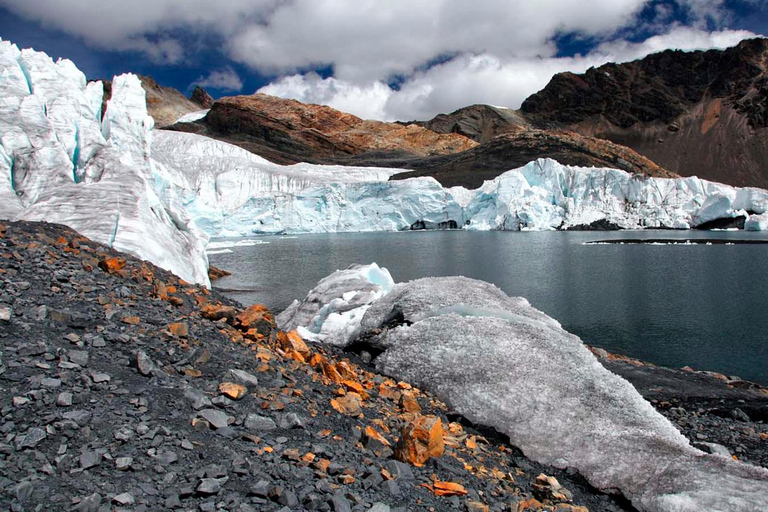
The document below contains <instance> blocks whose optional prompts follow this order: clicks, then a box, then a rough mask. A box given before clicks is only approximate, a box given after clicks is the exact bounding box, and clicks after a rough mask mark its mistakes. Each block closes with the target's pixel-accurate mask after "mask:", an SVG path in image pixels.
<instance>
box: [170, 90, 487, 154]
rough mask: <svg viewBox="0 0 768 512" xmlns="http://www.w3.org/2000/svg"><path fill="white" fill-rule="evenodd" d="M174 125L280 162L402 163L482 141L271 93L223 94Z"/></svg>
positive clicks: (470, 146)
mask: <svg viewBox="0 0 768 512" xmlns="http://www.w3.org/2000/svg"><path fill="white" fill-rule="evenodd" d="M172 129H175V130H180V131H191V132H194V133H198V134H200V135H205V136H208V137H212V138H215V139H218V140H222V141H225V142H229V143H232V144H235V145H237V146H240V147H242V148H244V149H247V150H248V151H251V152H252V153H255V154H257V155H260V156H262V157H264V158H267V159H268V160H271V161H272V162H275V163H280V164H293V163H297V162H308V163H314V164H344V165H357V166H383V167H399V166H402V163H403V162H407V161H410V160H412V159H415V158H420V157H426V156H431V155H443V154H450V153H457V152H460V151H464V150H466V149H469V148H472V147H474V146H476V145H477V144H476V143H475V142H473V141H472V140H470V139H468V138H466V137H463V136H461V135H452V134H448V135H442V134H438V133H435V132H433V131H431V130H427V129H425V128H422V127H420V126H416V125H409V126H403V125H399V124H396V123H383V122H380V121H368V120H363V119H360V118H359V117H356V116H353V115H351V114H347V113H344V112H340V111H338V110H335V109H333V108H330V107H326V106H321V105H310V104H306V103H300V102H298V101H295V100H285V99H281V98H276V97H274V96H267V95H265V94H254V95H252V96H235V97H230V98H223V99H221V100H219V101H216V102H214V104H213V106H212V107H211V111H210V112H209V113H208V115H207V116H205V118H203V119H201V120H199V121H197V122H195V123H178V124H176V125H174V126H173V127H172Z"/></svg>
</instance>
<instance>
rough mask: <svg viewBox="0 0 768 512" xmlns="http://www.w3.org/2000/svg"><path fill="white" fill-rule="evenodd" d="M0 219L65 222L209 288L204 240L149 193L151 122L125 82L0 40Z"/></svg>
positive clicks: (138, 94) (131, 80) (180, 212)
mask: <svg viewBox="0 0 768 512" xmlns="http://www.w3.org/2000/svg"><path fill="white" fill-rule="evenodd" d="M0 75H1V76H2V80H0V92H1V93H2V94H1V95H0V134H1V135H0V172H2V180H0V217H2V218H7V219H12V220H32V221H46V222H54V223H60V224H65V225H67V226H69V227H71V228H73V229H75V230H77V231H78V232H80V233H81V234H83V235H85V236H88V237H90V238H92V239H94V240H96V241H98V242H102V243H105V244H108V245H110V246H112V247H114V248H115V249H118V250H121V251H125V252H127V253H129V254H133V255H135V256H138V257H140V258H143V259H147V260H149V261H152V262H153V263H155V264H157V265H158V266H160V267H163V268H166V269H168V270H170V271H172V272H174V273H176V274H177V275H179V276H180V277H181V278H183V279H185V280H187V281H189V282H196V283H202V284H206V285H208V284H210V282H209V279H208V273H207V269H208V260H207V257H206V255H205V252H204V248H205V243H206V242H207V235H205V234H204V233H203V232H201V231H200V230H198V229H197V227H196V226H195V225H194V223H193V222H192V220H191V219H190V218H189V217H188V216H187V214H186V212H185V210H184V209H183V208H182V207H181V206H180V205H178V204H169V203H166V202H164V201H162V200H161V199H160V197H158V195H157V194H156V193H155V190H154V180H153V163H152V161H151V159H150V142H151V135H152V125H153V122H152V118H151V117H149V116H148V115H147V110H146V102H145V97H144V90H143V89H142V87H141V82H140V81H139V79H138V78H137V77H136V76H134V75H121V76H118V77H115V79H114V80H113V89H112V98H111V99H110V101H109V102H108V106H107V111H106V113H105V115H104V119H103V121H102V116H101V102H102V96H103V86H102V84H101V83H100V82H98V83H91V84H88V83H86V79H85V76H84V75H83V74H82V73H81V72H80V71H79V70H78V69H77V68H76V67H75V66H74V64H73V63H72V62H70V61H68V60H59V61H57V62H54V61H53V60H52V59H51V58H50V57H48V56H47V55H45V54H44V53H41V52H35V51H33V50H22V51H19V49H18V48H17V47H16V46H15V45H13V44H11V43H9V42H7V41H0Z"/></svg>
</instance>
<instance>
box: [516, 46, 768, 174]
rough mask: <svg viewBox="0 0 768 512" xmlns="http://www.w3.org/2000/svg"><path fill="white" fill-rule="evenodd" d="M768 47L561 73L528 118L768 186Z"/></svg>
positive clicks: (528, 106) (673, 166)
mask: <svg viewBox="0 0 768 512" xmlns="http://www.w3.org/2000/svg"><path fill="white" fill-rule="evenodd" d="M767 97H768V39H763V38H758V39H751V40H745V41H742V42H741V43H739V44H738V45H737V46H734V47H732V48H728V49H725V50H709V51H696V52H683V51H673V50H667V51H664V52H661V53H656V54H652V55H649V56H647V57H645V58H643V59H640V60H637V61H634V62H628V63H624V64H606V65H604V66H600V67H599V68H592V69H590V70H588V71H587V72H586V73H584V74H582V75H576V74H573V73H561V74H558V75H556V76H555V77H554V78H553V79H552V81H551V82H550V83H549V84H548V85H547V86H546V87H545V88H544V89H543V90H542V91H540V92H538V93H536V94H534V95H532V96H531V97H529V98H528V99H527V100H525V102H523V105H522V107H521V110H520V112H521V113H522V115H524V116H525V118H526V119H528V120H529V121H530V122H531V123H532V124H534V125H536V126H539V127H542V128H553V127H555V128H568V129H571V130H573V131H576V132H578V133H581V134H583V135H588V136H594V137H598V138H602V139H607V140H610V141H613V142H615V143H617V144H622V145H625V146H627V147H630V148H632V149H634V150H635V151H637V152H638V153H640V154H642V155H644V156H646V157H648V158H649V159H651V160H653V161H654V162H656V163H657V164H659V165H660V166H663V167H665V168H666V169H668V170H670V171H672V172H675V173H678V174H680V175H682V176H692V175H696V176H699V177H700V178H705V179H710V180H714V181H720V182H722V183H728V184H731V185H738V186H758V187H766V186H768V100H767V99H766V98H767Z"/></svg>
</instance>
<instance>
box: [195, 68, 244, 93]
mask: <svg viewBox="0 0 768 512" xmlns="http://www.w3.org/2000/svg"><path fill="white" fill-rule="evenodd" d="M192 85H199V86H200V87H204V88H210V89H218V90H219V91H223V92H237V91H240V90H242V88H243V81H242V80H241V79H240V77H239V76H238V74H237V72H235V70H234V69H232V68H224V69H220V70H218V71H212V72H211V73H209V74H208V76H201V77H200V78H198V79H197V80H195V81H194V82H192Z"/></svg>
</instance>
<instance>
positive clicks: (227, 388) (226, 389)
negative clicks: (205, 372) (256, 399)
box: [219, 382, 248, 400]
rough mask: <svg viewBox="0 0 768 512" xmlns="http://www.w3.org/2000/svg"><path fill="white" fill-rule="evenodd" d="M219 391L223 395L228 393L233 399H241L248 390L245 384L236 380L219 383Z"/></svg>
mask: <svg viewBox="0 0 768 512" xmlns="http://www.w3.org/2000/svg"><path fill="white" fill-rule="evenodd" d="M219 391H220V392H221V394H222V395H226V396H228V397H229V398H231V399H232V400H240V399H241V398H243V397H244V396H245V394H246V393H247V392H248V390H247V389H246V387H245V386H243V385H242V384H235V383H234V382H222V383H221V384H219Z"/></svg>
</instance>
